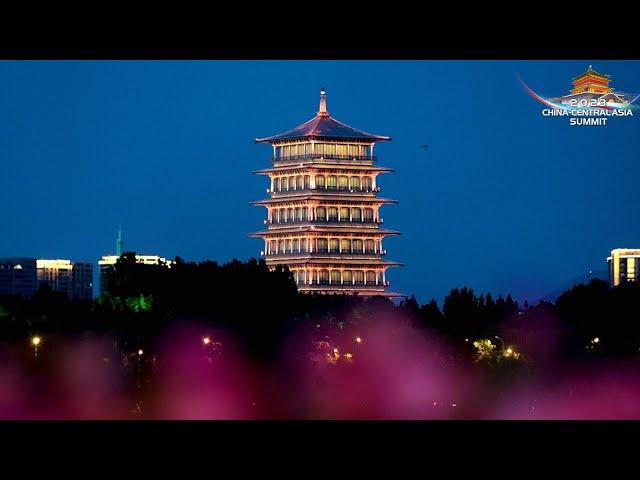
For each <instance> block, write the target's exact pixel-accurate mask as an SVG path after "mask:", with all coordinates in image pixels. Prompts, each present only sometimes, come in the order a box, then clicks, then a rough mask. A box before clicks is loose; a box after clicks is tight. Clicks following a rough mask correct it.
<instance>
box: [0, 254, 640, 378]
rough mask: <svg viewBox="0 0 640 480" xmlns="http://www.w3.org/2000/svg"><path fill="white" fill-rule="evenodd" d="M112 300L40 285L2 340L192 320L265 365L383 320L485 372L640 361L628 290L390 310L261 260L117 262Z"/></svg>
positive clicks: (585, 289) (140, 337)
mask: <svg viewBox="0 0 640 480" xmlns="http://www.w3.org/2000/svg"><path fill="white" fill-rule="evenodd" d="M104 281H105V282H106V291H107V293H106V294H104V295H101V296H99V297H98V298H97V299H95V300H94V301H91V302H86V301H76V300H70V299H69V298H67V297H66V295H64V294H62V293H60V292H56V291H53V290H51V289H50V288H47V287H46V286H44V287H43V288H41V289H40V290H39V291H38V292H37V294H36V295H35V296H34V297H33V298H32V299H22V298H19V297H1V298H0V340H1V341H3V342H5V343H10V344H11V343H15V344H17V343H20V342H24V339H25V338H29V337H30V336H32V335H34V334H36V333H37V334H39V335H50V334H55V335H67V336H71V335H77V334H82V333H84V332H94V333H97V334H104V335H110V336H112V337H113V338H115V339H117V341H118V343H119V345H122V346H125V347H126V346H127V345H129V346H131V348H133V345H139V344H149V342H150V341H152V340H153V339H154V338H156V337H157V336H158V335H160V334H162V333H163V332H165V331H167V329H168V328H170V327H172V326H175V325H176V324H177V323H179V322H185V321H192V322H199V323H203V324H207V325H211V326H212V328H216V329H219V330H220V331H224V332H228V333H229V334H231V335H233V337H234V338H235V339H237V340H238V343H239V344H240V345H242V346H243V347H244V348H245V350H246V352H247V353H249V354H251V355H252V356H253V357H254V358H256V359H259V360H261V361H268V360H269V359H271V358H273V356H274V355H277V353H278V351H279V350H280V348H281V347H282V345H283V343H284V342H286V340H287V338H288V337H289V336H290V335H291V334H292V333H293V332H295V331H300V330H301V329H302V330H304V329H307V330H308V331H310V332H312V333H313V332H317V333H321V332H322V333H324V332H338V333H339V332H349V331H352V330H353V331H355V330H358V331H362V329H363V328H366V326H367V325H368V324H372V323H374V322H376V321H377V320H379V319H387V320H388V319H392V320H393V321H394V322H396V323H397V324H398V325H404V326H406V325H409V326H410V327H411V328H414V329H416V330H417V331H420V332H422V333H424V334H425V335H431V336H433V337H435V338H438V339H439V340H440V344H441V345H444V346H445V347H444V349H445V350H446V355H445V356H447V358H452V359H462V360H464V361H467V360H468V361H469V362H470V363H476V364H479V365H482V366H484V367H487V368H489V369H494V368H502V367H505V368H506V367H508V368H511V367H512V366H513V365H524V364H530V363H536V362H538V363H541V362H542V363H544V362H545V361H546V359H549V358H552V357H553V358H557V357H558V356H560V357H563V358H567V359H571V360H578V361H580V360H592V359H594V358H602V357H607V358H609V357H613V356H616V357H620V356H629V355H634V354H638V352H639V351H640V323H639V322H637V321H636V318H635V314H634V312H635V311H636V309H637V305H638V299H640V286H638V285H635V284H628V285H622V286H619V287H616V288H611V287H610V286H609V285H608V284H607V282H604V281H600V280H593V281H591V282H590V283H588V284H581V285H577V286H575V287H573V288H571V289H570V290H568V291H566V292H564V293H563V294H561V295H560V296H559V297H558V298H557V300H556V301H555V302H553V303H551V302H540V303H538V304H535V305H528V304H526V303H525V304H524V305H519V304H518V303H517V302H516V301H514V300H513V299H512V298H511V296H510V295H507V296H506V297H503V296H500V295H499V296H497V297H495V298H494V296H493V295H492V294H491V293H482V294H477V293H476V292H474V291H473V290H472V289H470V288H467V287H462V288H454V289H453V290H451V291H450V293H449V294H448V295H447V296H446V298H445V299H444V302H443V304H442V306H440V305H438V303H437V302H436V301H435V300H431V301H429V302H427V303H426V304H423V305H421V304H419V303H418V301H417V300H416V298H415V297H413V296H411V297H408V298H406V299H404V300H401V301H396V302H395V303H394V302H392V301H391V300H389V299H385V298H381V297H373V298H368V299H366V298H361V297H358V296H344V295H313V294H311V295H310V294H301V293H299V292H298V291H297V288H296V285H295V283H294V281H293V278H292V275H291V274H290V272H289V271H288V269H287V268H286V267H278V268H275V269H274V270H270V269H269V268H268V267H267V266H266V264H265V263H264V262H263V261H258V260H255V259H251V260H249V261H247V262H241V261H238V260H233V261H231V262H229V263H226V264H223V265H221V264H218V263H217V262H214V261H205V262H200V263H196V262H187V261H184V260H183V259H181V258H176V260H175V263H173V264H172V265H171V267H170V268H168V267H167V266H165V265H144V264H140V263H136V260H135V254H134V253H133V252H128V253H125V254H123V255H122V257H121V258H120V259H119V260H118V262H117V263H116V265H115V267H114V268H113V269H111V271H109V272H108V273H107V274H106V277H105V278H104Z"/></svg>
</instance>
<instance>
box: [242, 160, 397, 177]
mask: <svg viewBox="0 0 640 480" xmlns="http://www.w3.org/2000/svg"><path fill="white" fill-rule="evenodd" d="M296 169H299V170H336V169H338V170H344V171H349V170H353V171H358V170H362V171H371V172H380V173H383V172H384V173H386V172H395V170H394V169H393V168H388V167H376V166H374V165H350V164H344V163H313V162H304V163H300V164H296V165H286V166H278V167H273V168H262V169H260V170H254V172H253V173H254V174H255V175H268V174H270V173H275V172H287V171H289V170H296Z"/></svg>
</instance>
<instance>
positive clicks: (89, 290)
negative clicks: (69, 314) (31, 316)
mask: <svg viewBox="0 0 640 480" xmlns="http://www.w3.org/2000/svg"><path fill="white" fill-rule="evenodd" d="M92 277H93V265H91V263H83V262H73V261H71V260H61V259H55V260H49V259H43V258H4V259H0V295H21V296H22V297H23V298H31V297H33V296H34V295H35V293H36V292H37V291H38V289H39V288H40V287H41V286H42V285H44V284H46V285H49V286H50V287H51V289H52V290H56V291H58V292H63V293H65V294H67V296H68V297H69V298H72V299H80V300H91V298H92V297H93V279H92Z"/></svg>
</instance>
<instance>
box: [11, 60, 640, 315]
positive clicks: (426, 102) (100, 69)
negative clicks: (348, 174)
mask: <svg viewBox="0 0 640 480" xmlns="http://www.w3.org/2000/svg"><path fill="white" fill-rule="evenodd" d="M590 63H591V64H593V66H594V68H595V69H596V70H598V71H601V72H603V73H608V74H610V75H611V76H612V79H613V82H612V83H613V85H614V86H615V87H617V88H618V89H620V90H622V91H632V92H638V91H640V62H612V61H598V60H597V59H594V60H593V61H571V62H565V61H545V62H540V61H522V62H510V61H498V62H489V61H455V62H435V61H378V62H364V61H316V62H306V61H305V62H302V61H284V62H283V61H278V62H276V61H260V62H248V61H242V62H241V61H225V62H221V61H198V62H195V61H191V62H188V61H178V62H159V61H149V62H137V61H127V62H105V61H94V62H55V61H49V62H1V63H0V109H1V115H0V202H1V203H0V205H1V210H0V218H1V219H2V223H1V226H0V256H17V255H24V256H39V257H51V258H73V259H78V260H81V259H86V260H92V261H96V260H97V258H98V257H99V256H100V255H103V254H108V253H113V252H114V250H115V231H116V229H117V226H118V224H119V223H121V224H122V225H123V228H124V229H125V246H126V248H127V249H128V250H135V251H137V252H139V253H148V254H156V253H157V254H161V255H164V256H168V257H174V256H176V255H180V256H182V257H184V258H186V259H190V260H203V259H206V258H212V259H216V260H219V261H226V260H230V259H231V258H234V257H237V258H240V259H248V258H250V257H252V256H256V255H257V254H258V253H259V252H260V250H261V249H262V246H263V245H262V241H261V240H259V239H253V238H250V237H249V236H248V235H247V234H248V232H251V231H255V230H258V229H260V228H261V227H262V220H263V219H264V218H265V209H264V208H262V207H260V208H259V207H252V206H250V205H249V202H250V201H251V200H257V199H260V198H263V197H264V196H265V188H266V187H267V179H266V178H265V177H261V176H255V175H252V174H251V172H252V171H253V170H256V169H259V168H265V167H268V166H269V162H270V157H271V148H270V147H269V146H265V145H257V144H255V143H254V139H255V138H256V137H261V136H266V135H270V134H275V133H279V132H281V131H283V130H286V129H289V128H292V127H294V126H296V125H298V124H300V123H302V122H304V121H306V120H308V119H309V118H311V117H312V116H313V115H314V114H315V112H316V111H317V108H318V105H317V103H318V91H319V89H320V87H326V88H327V90H328V110H329V112H330V113H331V114H332V115H333V116H334V117H335V118H337V119H339V120H341V121H344V122H346V123H348V124H350V125H351V126H353V127H356V128H360V129H363V130H367V131H369V132H373V133H378V134H384V135H390V136H392V137H393V141H392V142H389V143H383V144H381V145H378V147H377V154H378V158H379V163H380V164H381V165H384V166H389V167H392V168H394V169H396V172H395V173H393V174H388V175H383V176H381V177H380V184H381V187H382V195H383V196H385V197H388V198H395V199H397V200H399V202H400V203H399V205H396V206H387V207H384V208H383V213H382V215H383V217H384V219H385V227H387V228H392V229H397V230H400V231H401V232H402V233H403V235H402V236H401V237H393V238H389V239H387V241H386V248H387V249H388V251H389V255H388V257H389V258H390V259H394V260H398V261H400V262H402V263H404V264H405V265H406V266H405V267H403V268H397V269H392V270H391V271H390V272H389V275H388V278H389V279H390V280H391V282H392V288H393V290H395V291H401V292H405V293H415V294H416V296H417V297H418V300H420V301H421V302H425V301H427V300H429V299H430V298H431V297H436V298H437V299H438V300H439V301H440V300H441V299H442V297H443V296H444V295H445V294H446V293H447V292H448V291H449V290H450V289H451V288H453V287H456V286H463V285H467V286H470V287H472V288H474V289H475V290H477V291H487V290H490V291H492V292H493V293H494V294H498V293H502V294H505V293H507V292H512V293H513V294H514V295H515V296H516V298H519V299H524V298H528V299H530V300H536V299H537V298H539V297H540V296H542V295H545V294H546V293H548V292H550V291H552V290H555V289H556V288H557V287H559V286H561V285H562V284H564V283H565V282H566V281H568V280H571V279H572V278H574V277H577V276H579V275H581V274H583V273H585V272H587V271H588V270H589V269H593V270H605V269H606V262H605V258H606V256H607V255H608V252H609V251H610V250H611V248H613V247H618V246H635V247H638V246H640V222H638V220H637V215H636V214H635V213H634V212H635V209H636V207H637V205H638V199H639V189H638V185H639V182H640V162H639V159H640V155H639V154H640V135H638V133H639V127H640V123H639V122H640V119H639V118H637V115H636V116H635V117H633V118H617V119H613V120H609V123H610V125H607V126H605V127H570V126H569V125H568V120H567V119H566V118H542V117H541V115H540V110H541V108H542V106H541V105H540V104H538V103H536V102H535V101H534V100H533V99H531V98H530V97H529V96H527V95H526V94H525V93H524V91H523V90H522V87H521V86H520V84H519V83H518V80H517V77H518V75H520V76H521V77H522V78H523V79H524V80H525V81H526V82H527V83H528V84H529V86H531V87H532V88H533V89H534V90H536V91H537V92H538V93H541V94H545V95H548V96H555V95H561V94H564V93H566V92H567V90H568V89H569V87H570V82H571V78H572V77H574V76H575V75H577V74H579V73H582V72H583V71H584V70H585V69H586V67H587V66H588V65H589V64H590ZM424 144H426V145H428V149H426V150H425V149H423V148H421V145H424Z"/></svg>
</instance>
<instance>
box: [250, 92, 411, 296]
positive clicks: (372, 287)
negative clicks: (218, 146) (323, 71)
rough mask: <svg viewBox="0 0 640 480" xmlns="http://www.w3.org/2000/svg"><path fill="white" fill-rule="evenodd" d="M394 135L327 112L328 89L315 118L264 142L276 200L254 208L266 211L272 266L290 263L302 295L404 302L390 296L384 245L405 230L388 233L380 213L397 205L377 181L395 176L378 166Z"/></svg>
mask: <svg viewBox="0 0 640 480" xmlns="http://www.w3.org/2000/svg"><path fill="white" fill-rule="evenodd" d="M389 140H391V138H390V137H385V136H381V135H373V134H370V133H366V132H363V131H360V130H356V129H355V128H352V127H350V126H348V125H345V124H344V123H342V122H339V121H338V120H336V119H334V118H333V117H331V115H329V112H328V111H327V97H326V91H325V90H324V89H323V90H321V91H320V108H319V111H318V113H317V114H316V116H315V117H314V118H312V119H311V120H309V121H307V122H305V123H303V124H302V125H300V126H298V127H296V128H294V129H292V130H288V131H286V132H284V133H280V134H278V135H274V136H271V137H265V138H257V139H256V143H270V144H271V145H272V147H273V167H272V168H267V169H263V170H258V171H256V172H254V173H256V174H259V175H265V176H268V177H269V180H270V187H269V188H268V189H267V193H268V194H269V195H270V198H269V199H267V200H260V201H257V202H253V204H254V205H261V206H264V207H266V209H267V219H266V220H265V221H264V223H265V225H266V230H263V231H260V232H256V233H253V234H252V236H255V237H260V238H262V239H263V240H264V250H263V251H262V252H261V255H262V256H263V258H264V259H265V261H266V263H267V265H269V266H270V267H275V266H276V265H286V266H288V267H289V270H290V271H291V272H292V273H293V276H294V279H295V281H296V284H297V285H298V289H299V290H300V291H302V292H319V293H339V294H342V293H344V294H358V295H364V296H374V295H380V296H386V297H396V296H402V295H400V294H397V293H393V292H389V291H387V287H388V286H389V281H388V280H387V278H386V271H387V268H389V267H392V266H397V265H400V264H399V263H396V262H391V261H388V260H385V259H384V256H385V255H386V254H387V251H386V249H385V248H384V246H383V243H382V241H383V239H384V237H386V236H387V235H398V234H399V232H396V231H393V230H385V229H383V228H381V225H382V224H383V220H382V218H381V217H380V207H382V205H386V204H393V203H397V202H396V201H394V200H388V199H385V198H380V197H378V192H380V187H379V186H378V183H377V177H378V175H379V174H381V173H387V172H392V171H393V170H392V169H390V168H385V167H379V166H377V165H376V157H374V155H373V149H374V146H375V144H376V143H378V142H382V141H389Z"/></svg>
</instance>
